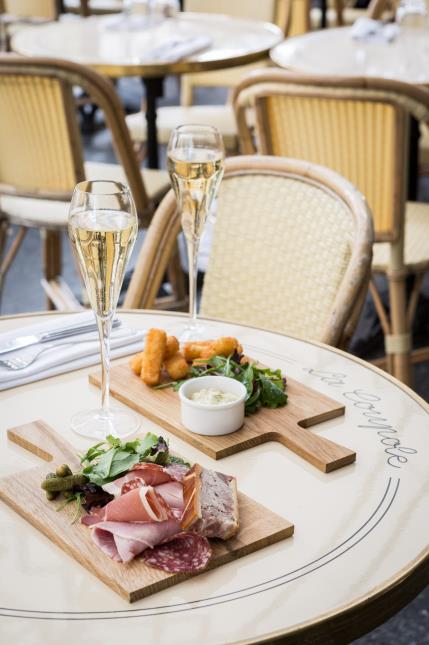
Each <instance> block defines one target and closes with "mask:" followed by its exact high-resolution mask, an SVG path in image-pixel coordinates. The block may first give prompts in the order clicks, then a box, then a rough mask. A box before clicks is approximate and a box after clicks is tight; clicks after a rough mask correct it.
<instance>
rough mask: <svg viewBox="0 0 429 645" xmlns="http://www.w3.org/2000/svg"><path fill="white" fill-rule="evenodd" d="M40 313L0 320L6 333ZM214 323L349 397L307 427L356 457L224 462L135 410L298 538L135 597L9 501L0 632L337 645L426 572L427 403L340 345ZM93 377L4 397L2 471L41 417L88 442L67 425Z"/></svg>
mask: <svg viewBox="0 0 429 645" xmlns="http://www.w3.org/2000/svg"><path fill="white" fill-rule="evenodd" d="M45 315H52V314H45ZM54 315H56V314H54ZM62 315H67V314H62ZM121 318H122V319H123V321H124V323H126V324H127V325H131V326H135V327H138V328H142V329H143V328H148V327H149V326H158V327H163V328H165V329H168V328H169V327H171V326H173V325H174V324H176V323H177V320H178V317H177V316H176V315H171V314H166V313H158V312H129V313H125V312H124V313H121ZM40 320H43V318H41V316H29V317H21V318H19V317H11V318H4V319H1V320H0V331H5V330H7V329H11V328H16V327H19V326H21V325H24V324H29V323H33V322H35V321H38V322H39V321H40ZM211 324H213V325H215V326H216V327H217V328H218V330H219V335H220V334H222V335H225V334H227V335H234V336H237V337H238V338H239V339H240V340H241V342H242V343H243V345H244V348H245V351H247V352H248V353H249V354H251V355H252V356H254V357H255V358H258V359H260V360H261V361H263V362H264V363H266V364H268V365H270V366H272V367H276V368H277V367H280V368H281V369H282V371H283V372H284V373H285V374H287V375H290V376H291V377H293V378H295V379H296V380H300V381H302V382H303V383H305V384H306V385H308V386H309V387H312V388H314V389H316V390H318V391H320V392H322V393H324V394H326V395H328V396H330V397H332V398H335V399H337V400H338V401H341V402H343V403H345V404H346V414H345V416H344V417H339V418H337V419H333V420H331V421H328V422H325V423H323V424H321V425H318V426H316V427H315V428H314V429H313V430H311V431H312V432H317V433H318V434H319V435H321V436H323V437H327V438H329V439H332V440H333V441H336V442H338V443H341V444H343V445H345V446H347V447H350V448H353V449H355V450H356V452H357V461H356V463H355V464H353V465H350V466H347V467H344V468H342V469H340V470H337V471H334V472H332V473H330V474H324V473H322V472H320V471H318V470H316V469H315V468H314V467H313V466H311V465H310V464H309V463H307V462H306V461H304V460H303V459H300V458H299V457H298V456H297V455H295V454H294V453H292V452H290V451H288V450H287V449H286V448H285V447H283V446H280V445H279V444H277V443H268V444H265V445H262V446H259V447H257V448H253V449H251V450H247V451H246V452H242V453H238V454H236V455H233V456H231V457H227V458H225V459H222V460H221V461H218V462H215V461H213V460H212V459H210V458H209V457H207V456H206V455H204V454H202V453H201V452H199V451H198V450H196V449H195V448H192V447H191V446H190V445H188V444H187V443H185V442H183V441H181V440H179V439H178V438H176V437H175V436H169V433H168V432H166V431H165V430H163V429H162V430H160V428H159V427H158V426H156V425H155V424H154V423H152V422H150V421H148V420H146V419H143V418H142V429H143V430H145V431H148V430H152V431H155V432H162V434H163V435H164V436H167V437H168V438H169V439H170V443H171V446H172V448H173V449H174V450H176V451H177V452H179V453H180V454H182V455H186V456H187V457H188V458H189V459H190V460H193V461H198V462H199V463H201V464H202V465H203V466H208V467H210V468H216V469H219V470H220V471H223V472H227V473H231V474H234V475H236V476H237V480H238V483H239V488H240V489H241V490H242V491H243V492H244V493H246V494H247V495H249V496H250V497H253V498H254V499H255V500H257V501H259V502H260V503H262V504H264V505H265V506H266V507H268V508H270V509H271V510H273V511H274V512H276V513H278V514H280V515H283V516H284V517H286V518H288V519H289V520H290V521H292V522H293V523H294V524H295V534H294V537H293V538H289V539H287V540H284V541H282V542H279V543H277V544H275V545H272V546H269V547H267V548H264V549H261V550H260V551H257V552H255V553H253V554H251V555H248V556H246V557H244V558H241V559H239V560H237V561H235V562H232V563H230V564H227V565H224V566H222V567H219V568H217V569H214V570H212V571H209V572H207V573H205V574H202V575H200V576H197V577H195V578H193V579H190V580H187V581H186V582H183V583H181V584H178V585H176V586H174V587H172V588H170V589H167V590H165V591H162V592H160V593H157V594H156V595H153V596H151V597H148V598H146V599H144V600H141V601H138V602H136V603H134V604H132V605H128V604H127V603H126V602H125V601H124V600H122V599H121V598H120V597H119V596H118V595H116V594H115V593H114V592H113V591H112V590H110V588H108V587H107V586H105V585H104V584H103V583H101V582H100V581H99V580H98V579H96V578H95V577H93V576H92V575H91V574H90V573H89V572H87V571H86V570H85V569H84V568H83V567H81V566H80V565H79V564H77V563H76V562H75V561H74V560H72V559H71V558H70V557H68V556H67V555H66V554H65V553H63V552H62V551H61V550H60V549H59V548H58V547H56V546H54V545H53V544H52V543H51V542H50V541H49V540H48V539H47V538H45V537H44V536H43V535H42V534H40V533H39V532H38V531H37V530H36V529H34V528H32V527H31V526H30V525H29V524H27V523H26V522H25V521H24V520H23V519H22V518H20V517H19V516H18V515H16V514H15V513H14V512H13V511H12V510H11V509H10V508H8V507H6V506H5V505H4V504H2V503H0V527H1V528H0V530H1V535H2V548H1V550H0V562H1V571H2V585H1V592H0V593H1V601H0V605H1V607H2V609H1V610H0V633H1V634H2V636H3V641H4V642H7V643H10V642H19V643H20V645H27V644H28V645H30V643H34V642H38V643H41V642H43V643H45V644H46V645H48V644H49V645H51V644H52V645H54V644H55V645H57V644H58V643H62V644H63V645H67V644H69V643H70V644H75V643H77V642H81V641H82V642H91V643H94V644H98V643H103V644H104V645H110V644H113V643H118V642H120V643H125V642H127V643H128V642H137V640H138V641H140V640H143V641H144V642H148V643H151V644H152V643H153V644H156V643H166V644H169V643H172V642H174V643H177V644H181V643H183V644H186V645H189V643H197V642H207V643H231V642H237V641H240V643H244V642H246V643H247V642H255V641H258V642H260V641H261V640H263V639H265V638H272V637H274V635H280V634H282V635H283V636H284V638H285V642H304V639H306V638H308V639H312V640H314V641H317V642H319V640H320V641H321V642H326V641H327V638H328V635H330V637H331V638H332V635H333V634H335V637H336V639H337V641H336V642H343V639H351V638H354V637H357V636H358V635H360V634H361V633H363V632H365V631H366V630H368V629H371V628H373V627H374V626H376V625H377V624H379V623H380V622H382V621H383V620H385V619H386V618H387V617H389V616H390V615H391V614H392V613H394V612H395V611H397V610H398V609H399V608H400V607H401V606H403V605H404V604H405V603H406V602H408V601H409V600H410V599H411V598H412V597H413V596H414V595H416V594H417V593H418V591H420V589H421V588H422V587H423V586H424V585H425V584H426V583H427V582H428V577H429V547H428V534H427V526H428V519H427V518H428V516H429V486H428V476H427V475H428V469H427V454H428V451H429V424H428V419H429V414H428V412H429V406H428V405H427V404H426V403H425V402H424V401H423V400H421V399H420V398H419V397H418V396H417V395H415V394H414V393H413V392H412V391H411V390H409V389H407V388H406V387H405V386H403V385H402V384H400V383H399V382H398V381H396V380H394V379H393V378H392V377H390V376H388V375H387V374H385V373H383V372H381V371H380V370H377V369H376V368H374V367H372V366H370V365H368V364H367V363H364V362H363V361H360V360H359V359H356V358H354V357H351V356H349V355H347V354H345V353H343V352H341V351H338V350H335V349H332V348H329V347H326V346H323V345H320V344H316V343H311V342H304V341H301V340H297V339H294V338H291V337H287V336H283V335H281V334H277V333H271V332H268V331H263V330H257V329H254V328H251V327H245V326H239V325H232V324H227V323H220V322H212V323H211ZM124 360H126V359H122V361H124ZM93 370H94V368H92V371H93ZM90 371H91V368H88V369H83V370H80V371H76V372H72V373H68V374H63V375H61V376H57V377H54V378H51V379H47V380H44V381H39V382H36V383H33V384H29V385H25V386H22V387H19V388H15V389H12V390H8V391H3V392H1V393H0V409H1V416H0V425H1V451H2V452H1V454H2V460H1V474H2V475H7V474H10V473H13V472H16V471H19V470H21V469H25V468H26V467H31V466H32V465H34V464H36V463H37V464H40V462H39V460H38V459H37V458H36V457H35V456H34V455H32V454H30V453H28V452H26V451H24V450H23V449H21V448H19V447H17V446H16V445H15V444H11V443H8V441H7V439H6V429H7V428H9V427H11V426H17V425H20V424H23V423H26V422H29V421H32V420H35V419H44V420H45V421H46V422H47V423H48V424H49V425H51V426H52V427H54V428H55V429H56V430H57V431H58V432H60V433H62V434H63V435H64V437H66V438H67V439H68V440H69V441H70V442H72V443H73V444H74V445H75V446H76V448H77V449H79V450H80V449H83V448H84V447H85V446H88V445H89V443H90V442H89V441H87V440H85V439H84V438H82V437H79V436H77V435H74V434H73V433H72V432H71V431H70V429H69V427H68V420H69V418H70V416H71V415H72V413H73V412H75V411H76V410H78V409H81V408H84V407H87V406H93V405H95V404H96V403H97V402H98V399H99V391H98V390H96V389H95V388H93V387H92V386H90V385H89V384H88V378H87V377H88V373H89V372H90ZM117 405H119V404H117ZM305 642H307V640H305Z"/></svg>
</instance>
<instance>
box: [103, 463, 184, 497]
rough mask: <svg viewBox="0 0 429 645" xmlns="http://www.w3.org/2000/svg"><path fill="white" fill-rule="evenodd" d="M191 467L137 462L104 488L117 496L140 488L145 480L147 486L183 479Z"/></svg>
mask: <svg viewBox="0 0 429 645" xmlns="http://www.w3.org/2000/svg"><path fill="white" fill-rule="evenodd" d="M188 471H189V468H188V467H187V466H185V465H183V464H169V465H168V466H159V465H158V464H148V463H142V464H136V465H135V466H133V468H131V470H130V471H129V472H128V473H126V475H123V476H122V477H119V478H118V479H115V481H113V482H110V483H109V484H104V486H103V490H105V491H106V492H107V493H111V494H112V495H114V496H115V497H118V496H119V495H123V494H124V493H127V492H128V491H130V490H132V489H133V488H138V487H139V486H140V485H141V484H138V482H139V481H140V482H143V484H144V485H145V486H159V485H160V484H165V483H167V482H169V481H172V480H173V481H179V482H181V481H183V478H184V476H185V475H186V473H187V472H188Z"/></svg>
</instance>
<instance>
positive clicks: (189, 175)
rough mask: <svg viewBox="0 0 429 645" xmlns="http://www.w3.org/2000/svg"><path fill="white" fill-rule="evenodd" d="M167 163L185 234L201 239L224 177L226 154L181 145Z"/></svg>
mask: <svg viewBox="0 0 429 645" xmlns="http://www.w3.org/2000/svg"><path fill="white" fill-rule="evenodd" d="M167 167H168V172H169V174H170V178H171V181H172V184H173V188H174V192H175V194H176V198H177V202H178V206H179V209H180V211H181V213H182V228H183V232H184V234H185V237H186V239H187V241H188V242H194V243H195V242H198V241H199V239H200V238H201V235H202V232H203V229H204V224H205V221H206V219H207V215H208V213H209V212H210V209H211V206H212V203H213V199H214V197H215V196H216V193H217V189H218V187H219V183H220V181H221V179H222V174H223V156H222V154H220V153H218V152H217V151H214V150H210V149H208V148H207V149H206V148H192V149H189V150H187V149H186V148H183V149H177V150H174V151H172V152H170V154H169V155H168V160H167Z"/></svg>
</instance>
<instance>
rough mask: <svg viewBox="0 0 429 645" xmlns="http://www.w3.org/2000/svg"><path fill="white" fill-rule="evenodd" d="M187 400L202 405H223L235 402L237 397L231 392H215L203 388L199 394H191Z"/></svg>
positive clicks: (213, 389)
mask: <svg viewBox="0 0 429 645" xmlns="http://www.w3.org/2000/svg"><path fill="white" fill-rule="evenodd" d="M189 398H190V399H191V401H196V402H197V403H202V404H203V405H222V404H223V403H231V402H232V401H237V399H238V398H239V397H238V396H237V395H236V394H232V392H222V390H216V389H215V388H212V387H211V388H208V389H207V388H203V389H202V390H200V391H199V392H193V393H192V394H191V396H190V397H189Z"/></svg>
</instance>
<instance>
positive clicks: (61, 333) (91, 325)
mask: <svg viewBox="0 0 429 645" xmlns="http://www.w3.org/2000/svg"><path fill="white" fill-rule="evenodd" d="M120 324H121V321H120V320H118V319H117V318H115V319H114V320H113V323H112V327H113V328H115V327H118V326H119V325H120ZM96 330H97V324H96V323H95V322H94V321H93V320H91V321H88V322H87V323H82V322H80V323H76V324H75V325H70V324H68V325H64V327H58V328H57V329H55V330H53V331H47V332H42V333H40V334H33V335H29V336H18V337H17V338H13V339H12V340H8V341H6V342H5V343H2V344H0V354H7V353H8V352H13V351H14V350H16V349H21V348H22V347H28V346H29V345H36V344H38V343H50V342H52V341H55V340H59V339H61V338H68V337H69V336H76V335H78V334H84V333H87V332H89V331H96Z"/></svg>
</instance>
